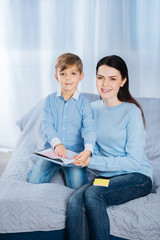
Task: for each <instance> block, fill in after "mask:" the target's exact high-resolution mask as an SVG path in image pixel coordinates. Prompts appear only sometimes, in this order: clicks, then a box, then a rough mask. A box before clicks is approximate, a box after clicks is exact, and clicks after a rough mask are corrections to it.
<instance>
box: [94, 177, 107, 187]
mask: <svg viewBox="0 0 160 240" xmlns="http://www.w3.org/2000/svg"><path fill="white" fill-rule="evenodd" d="M93 185H95V186H103V187H108V186H109V179H103V178H95V180H94V182H93Z"/></svg>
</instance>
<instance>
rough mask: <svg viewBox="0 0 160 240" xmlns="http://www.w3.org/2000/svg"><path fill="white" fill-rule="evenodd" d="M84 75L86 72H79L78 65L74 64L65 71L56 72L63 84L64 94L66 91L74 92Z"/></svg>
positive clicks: (57, 77)
mask: <svg viewBox="0 0 160 240" xmlns="http://www.w3.org/2000/svg"><path fill="white" fill-rule="evenodd" d="M83 76H84V73H83V72H82V73H80V72H79V70H78V67H77V65H73V66H71V67H69V68H66V69H65V70H63V71H59V70H58V71H57V74H55V78H56V80H57V81H58V82H59V83H60V85H61V91H62V95H63V94H65V93H67V94H73V93H74V92H75V91H76V89H77V86H78V83H79V81H81V80H82V78H83Z"/></svg>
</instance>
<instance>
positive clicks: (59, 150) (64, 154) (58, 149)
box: [54, 143, 66, 158]
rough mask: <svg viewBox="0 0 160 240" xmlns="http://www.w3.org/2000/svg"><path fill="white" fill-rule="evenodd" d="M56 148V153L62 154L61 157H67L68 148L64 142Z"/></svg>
mask: <svg viewBox="0 0 160 240" xmlns="http://www.w3.org/2000/svg"><path fill="white" fill-rule="evenodd" d="M54 150H55V153H56V154H57V155H58V156H60V157H62V158H65V157H66V148H65V147H64V146H63V144H62V143H60V144H58V145H56V146H55V148H54Z"/></svg>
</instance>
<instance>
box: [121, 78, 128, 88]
mask: <svg viewBox="0 0 160 240" xmlns="http://www.w3.org/2000/svg"><path fill="white" fill-rule="evenodd" d="M126 81H127V78H124V79H122V82H121V87H123V86H124V84H125V83H126Z"/></svg>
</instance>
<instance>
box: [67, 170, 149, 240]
mask: <svg viewBox="0 0 160 240" xmlns="http://www.w3.org/2000/svg"><path fill="white" fill-rule="evenodd" d="M151 189H152V181H151V179H150V178H149V177H147V176H145V175H143V174H140V173H130V174H124V175H119V176H114V177H111V178H110V182H109V186H108V187H102V186H93V182H90V183H88V184H85V185H84V186H82V187H81V188H79V189H78V190H77V191H76V192H74V193H73V195H72V196H71V197H70V199H69V202H68V210H67V218H66V229H67V236H68V240H75V239H76V240H84V239H85V240H89V239H92V240H113V239H115V240H118V239H123V238H119V237H116V236H112V235H110V223H109V217H108V214H107V209H106V208H107V207H108V206H111V205H118V204H122V203H125V202H128V201H130V200H133V199H136V198H140V197H144V196H146V195H147V194H149V193H150V192H151Z"/></svg>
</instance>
